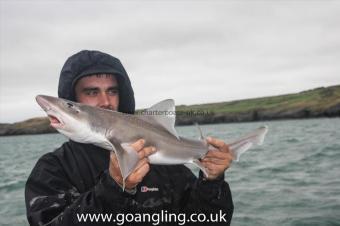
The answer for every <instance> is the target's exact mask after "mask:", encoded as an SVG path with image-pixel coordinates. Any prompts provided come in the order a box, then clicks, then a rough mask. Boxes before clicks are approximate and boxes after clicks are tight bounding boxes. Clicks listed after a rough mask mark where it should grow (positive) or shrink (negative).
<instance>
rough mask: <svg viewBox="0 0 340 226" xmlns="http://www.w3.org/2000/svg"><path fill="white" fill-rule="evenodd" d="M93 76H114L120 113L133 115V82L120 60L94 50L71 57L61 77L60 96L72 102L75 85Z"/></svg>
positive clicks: (84, 51) (83, 51)
mask: <svg viewBox="0 0 340 226" xmlns="http://www.w3.org/2000/svg"><path fill="white" fill-rule="evenodd" d="M93 74H113V75H115V76H116V79H117V81H118V87H119V107H118V111H120V112H124V113H129V114H133V113H134V111H135V98H134V93H133V89H132V87H131V82H130V79H129V76H128V74H127V73H126V71H125V69H124V67H123V65H122V63H121V62H120V60H119V59H117V58H115V57H113V56H111V55H109V54H106V53H103V52H100V51H93V50H82V51H80V52H79V53H76V54H74V55H72V56H71V57H69V58H68V59H67V60H66V62H65V64H64V66H63V68H62V70H61V72H60V77H59V86H58V96H59V97H60V98H64V99H67V100H71V101H76V100H75V92H74V90H75V85H76V83H77V81H78V80H79V79H81V78H82V77H85V76H88V75H93Z"/></svg>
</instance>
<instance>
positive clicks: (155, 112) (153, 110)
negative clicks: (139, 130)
mask: <svg viewBox="0 0 340 226" xmlns="http://www.w3.org/2000/svg"><path fill="white" fill-rule="evenodd" d="M145 113H146V115H143V118H144V119H146V120H147V121H148V122H150V123H156V124H158V125H159V126H161V127H162V128H164V129H165V130H166V131H168V132H169V133H171V134H172V135H174V136H175V137H177V139H179V136H178V134H177V132H176V130H175V121H176V112H175V102H174V100H172V99H167V100H163V101H161V102H159V103H157V104H155V105H152V106H151V107H150V108H148V109H147V110H145Z"/></svg>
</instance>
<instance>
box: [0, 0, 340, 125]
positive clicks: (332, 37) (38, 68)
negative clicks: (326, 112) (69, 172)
mask: <svg viewBox="0 0 340 226" xmlns="http://www.w3.org/2000/svg"><path fill="white" fill-rule="evenodd" d="M339 25H340V3H339V2H337V1H302V0H301V1H277V0H276V1H268V0H267V1H222V0H216V1H208V0H200V1H176V0H175V1H165V0H163V1H155V0H145V1H132V0H130V1H104V0H102V1H89V0H87V1H80V0H78V1H75V0H73V1H57V0H55V1H51V0H50V1H9V0H0V123H9V122H10V123H12V122H17V121H22V120H26V119H28V118H32V117H37V116H44V115H45V114H44V112H43V111H42V110H41V109H40V107H39V106H38V104H37V103H36V102H35V96H36V95H38V94H45V95H52V96H57V87H58V80H59V73H60V70H61V68H62V66H63V64H64V62H65V60H66V59H67V58H68V57H69V56H71V55H72V54H74V53H76V52H78V51H80V50H83V49H89V50H100V51H103V52H106V53H109V54H111V55H113V56H115V57H117V58H119V59H120V60H121V62H122V63H123V65H124V67H125V69H126V70H127V72H128V74H129V76H130V79H131V82H132V86H133V88H134V91H135V98H136V106H137V108H138V109H140V108H146V107H148V106H151V105H153V104H155V103H157V102H158V101H161V100H163V99H168V98H172V99H174V100H175V102H176V104H177V105H179V104H186V105H189V104H200V103H211V102H222V101H230V100H240V99H246V98H255V97H264V96H272V95H280V94H287V93H294V92H300V91H303V90H307V89H312V88H316V87H321V86H332V85H336V84H340V26H339Z"/></svg>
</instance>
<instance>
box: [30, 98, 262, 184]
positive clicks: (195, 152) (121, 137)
mask: <svg viewBox="0 0 340 226" xmlns="http://www.w3.org/2000/svg"><path fill="white" fill-rule="evenodd" d="M36 101H37V103H38V104H39V105H40V107H41V108H42V109H43V110H44V111H45V112H46V114H47V116H48V117H49V120H50V125H51V126H52V127H54V128H55V129H56V130H57V131H58V132H59V133H61V134H63V135H65V136H66V137H68V138H69V139H71V140H73V141H76V142H79V143H91V144H94V145H96V146H99V147H101V148H104V149H106V150H110V151H113V152H114V153H115V155H116V157H117V160H118V164H119V167H120V171H121V175H122V177H123V189H124V186H125V180H126V178H127V177H128V176H129V175H130V174H131V173H132V171H133V170H134V169H135V167H136V165H137V163H138V161H139V157H138V154H137V152H136V151H135V150H134V149H133V148H132V147H131V144H132V143H133V142H135V141H136V140H138V139H141V138H143V139H144V140H145V141H146V143H145V145H146V146H154V147H155V148H156V149H157V152H155V153H154V154H151V155H150V156H149V157H148V158H149V162H150V164H161V165H176V164H193V165H195V166H197V167H198V168H199V169H200V170H202V172H203V173H204V174H205V175H206V176H208V173H207V170H206V169H205V167H204V166H203V165H202V164H201V162H200V159H202V158H204V156H205V155H206V154H207V152H208V151H209V150H211V149H212V147H209V144H208V143H207V141H206V139H205V137H204V135H203V133H202V130H201V129H200V127H199V126H198V124H197V127H198V131H199V139H192V138H185V137H182V136H179V135H178V133H177V131H176V129H175V120H176V116H175V114H174V113H175V102H174V100H172V99H167V100H163V101H161V102H159V103H157V104H155V105H153V106H151V107H150V108H148V109H147V110H145V111H143V112H144V113H143V114H133V115H132V114H125V113H121V112H118V111H112V110H108V109H103V108H98V107H93V106H89V105H86V104H82V103H77V102H73V101H69V100H65V99H62V98H57V97H52V96H47V95H38V96H36ZM267 131H268V127H267V126H262V127H259V128H257V129H255V130H254V131H252V132H250V133H247V134H246V135H243V136H241V137H240V138H238V139H235V140H233V141H231V142H229V143H228V145H229V150H230V151H231V154H232V156H233V161H239V159H240V156H241V155H242V154H243V153H244V152H246V151H247V150H249V149H250V148H251V147H253V146H256V145H261V144H262V143H263V141H264V138H265V135H266V133H267Z"/></svg>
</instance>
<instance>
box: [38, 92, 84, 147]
mask: <svg viewBox="0 0 340 226" xmlns="http://www.w3.org/2000/svg"><path fill="white" fill-rule="evenodd" d="M36 101H37V103H38V104H39V105H40V107H41V108H42V109H43V110H44V111H45V112H46V114H47V116H48V118H49V120H50V125H51V126H52V127H53V128H55V129H56V130H58V132H60V133H62V134H64V135H65V136H67V137H68V138H70V139H71V140H74V141H79V142H82V143H84V142H83V140H84V136H85V134H88V133H89V131H90V125H89V121H88V120H87V119H88V113H87V112H86V111H84V110H83V107H84V105H83V104H80V103H76V102H73V101H69V100H65V99H62V98H56V97H51V96H46V95H38V96H36Z"/></svg>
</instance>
